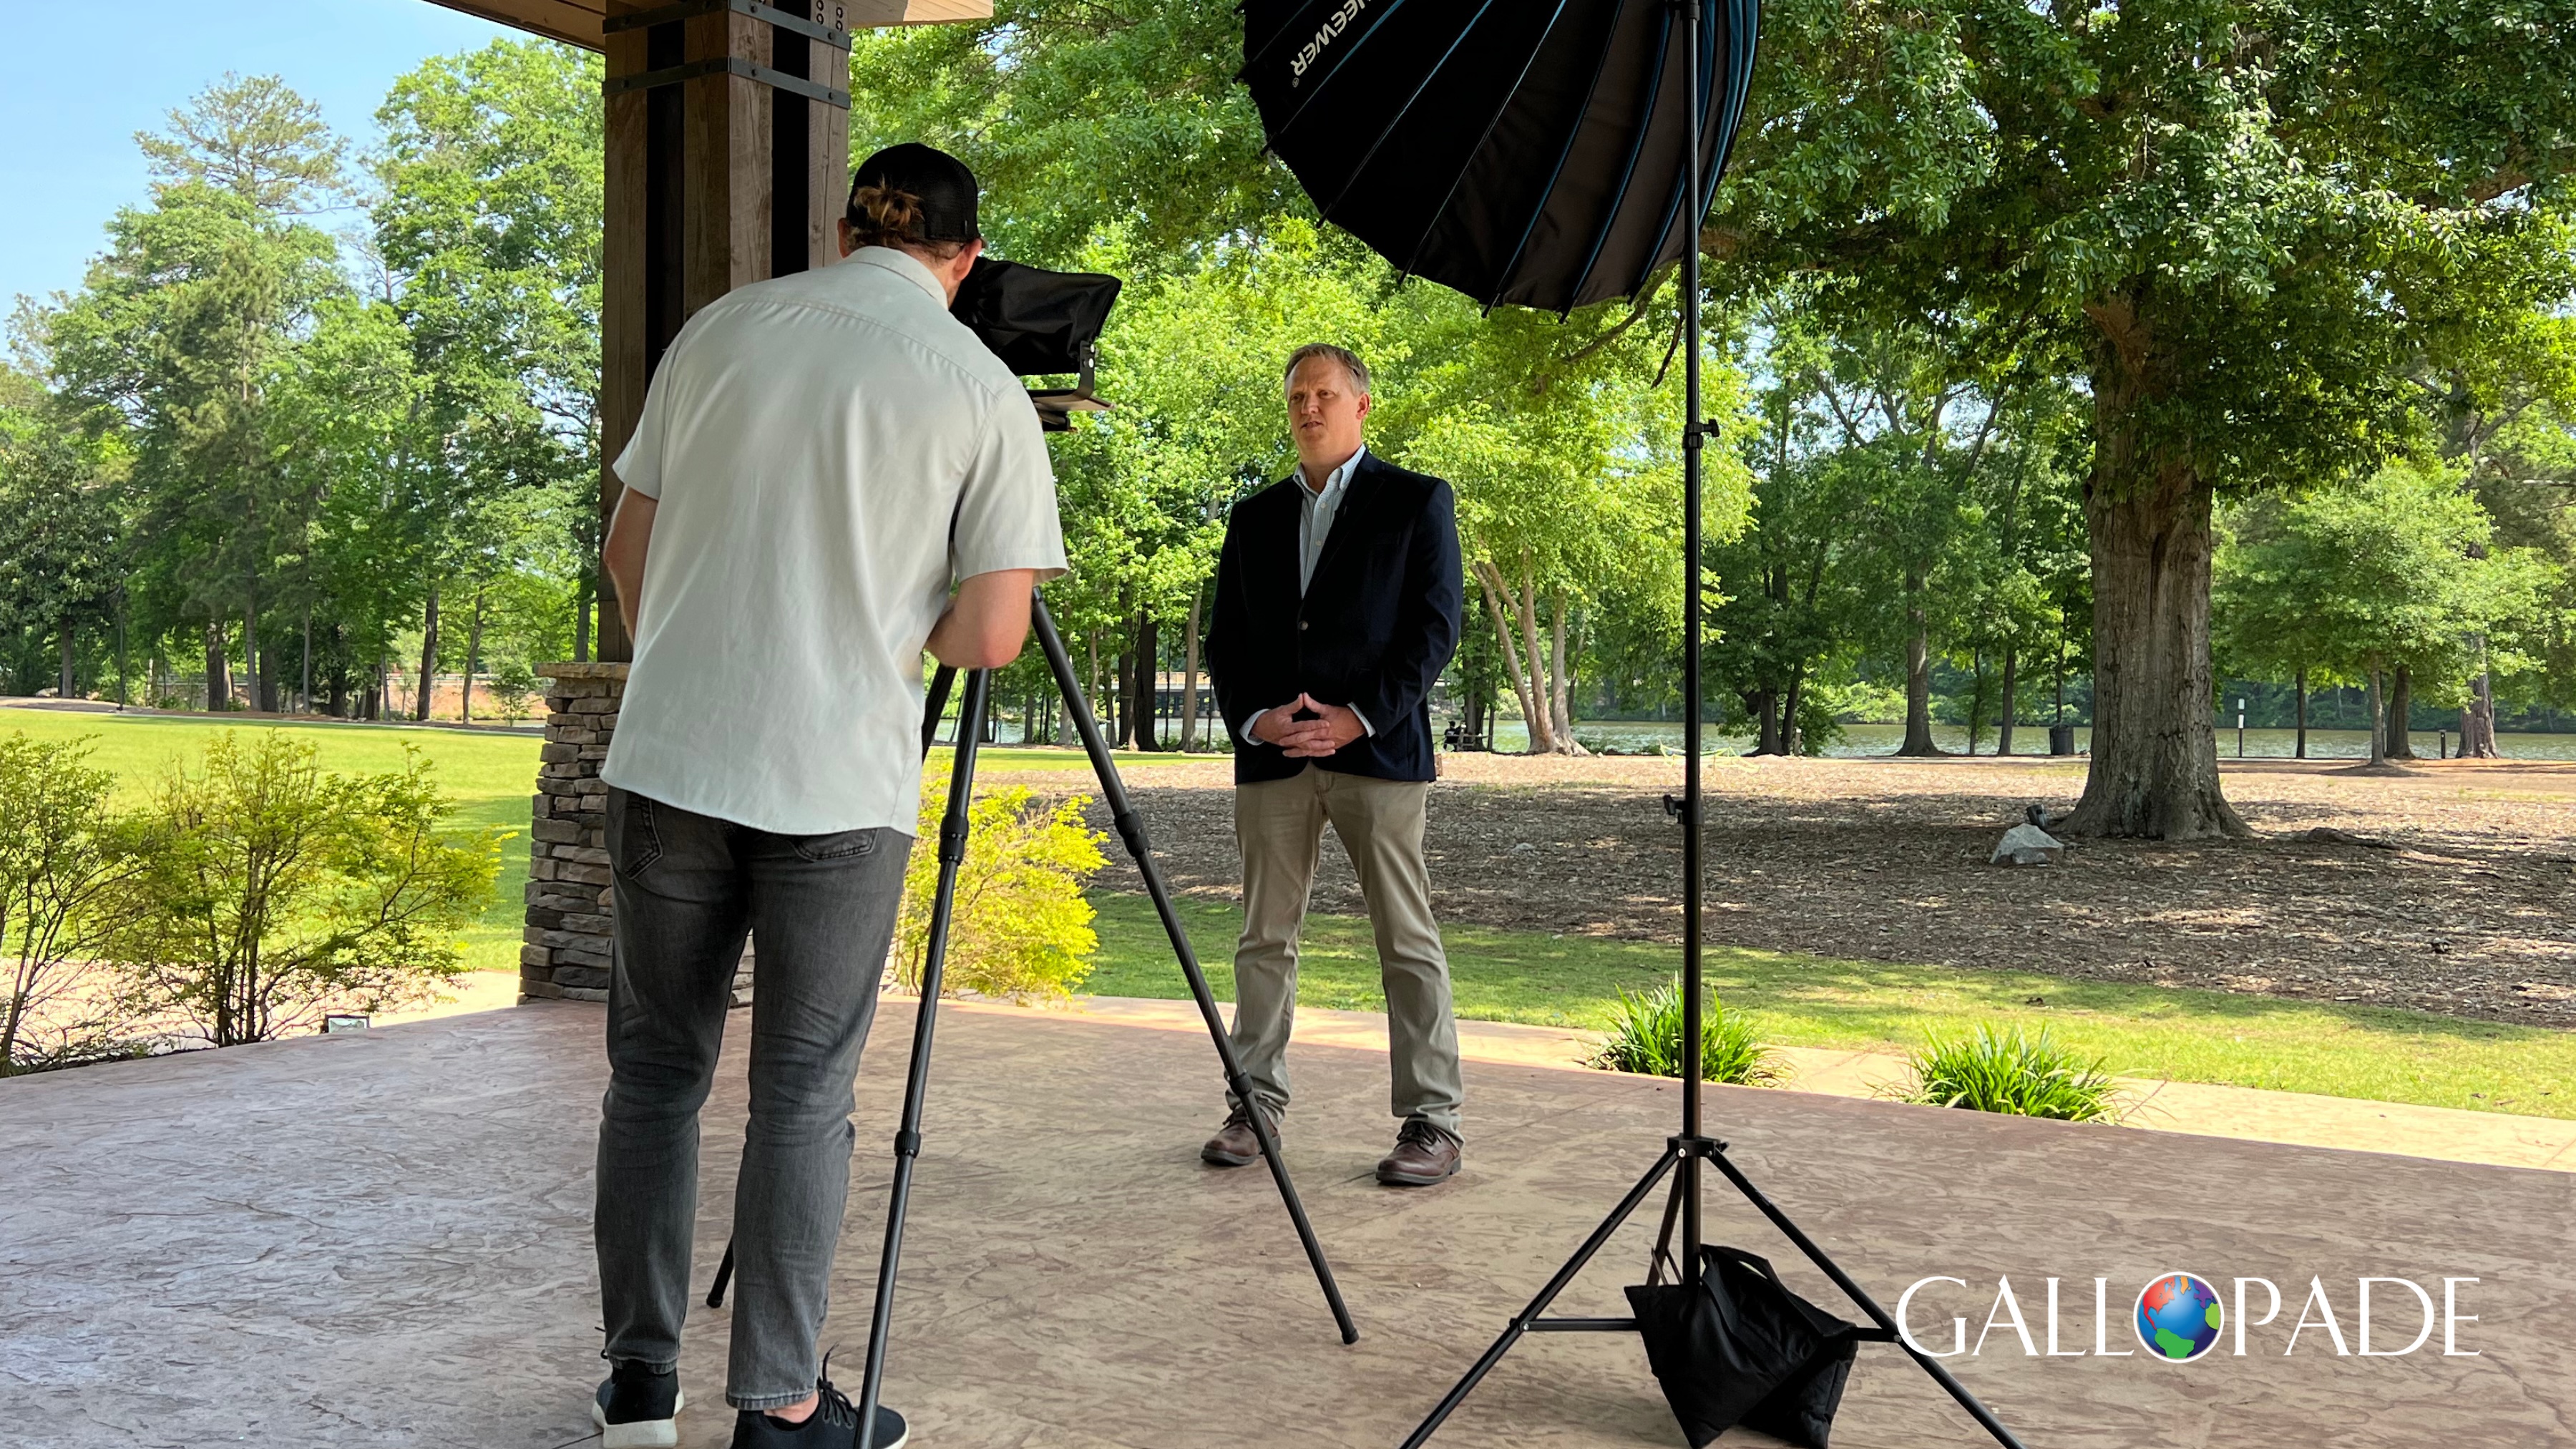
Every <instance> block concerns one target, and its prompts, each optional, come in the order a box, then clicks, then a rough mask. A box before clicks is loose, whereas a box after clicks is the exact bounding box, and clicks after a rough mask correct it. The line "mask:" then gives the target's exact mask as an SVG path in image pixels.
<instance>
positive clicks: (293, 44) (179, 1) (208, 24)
mask: <svg viewBox="0 0 2576 1449" xmlns="http://www.w3.org/2000/svg"><path fill="white" fill-rule="evenodd" d="M506 33H510V32H505V31H504V30H503V29H502V28H501V27H499V26H496V25H492V24H490V23H488V22H485V21H481V20H476V19H473V18H472V17H470V16H465V15H460V14H458V13H457V12H455V11H453V10H448V9H443V8H441V7H439V6H436V5H432V4H429V3H427V0H121V3H119V4H116V5H112V6H110V5H92V4H87V3H72V4H65V3H62V0H0V54H5V55H9V56H14V57H16V59H14V60H12V61H11V62H9V64H8V69H7V79H6V80H5V81H0V137H5V138H6V140H5V142H0V204H5V205H6V207H7V209H8V211H9V217H8V220H7V221H6V222H5V223H0V305H5V304H6V302H7V299H9V298H11V297H14V296H16V295H18V294H20V293H29V294H33V295H35V296H39V297H41V296H43V295H45V294H46V293H49V292H54V291H58V290H69V289H71V288H73V287H77V286H78V285H79V284H80V279H81V272H82V269H83V268H84V267H86V266H87V265H88V262H89V259H90V258H91V257H92V256H94V255H96V254H97V253H98V252H99V251H100V250H101V249H103V247H104V246H105V244H106V243H105V233H104V231H102V230H101V228H102V227H103V226H104V225H105V224H106V222H107V219H108V217H109V216H110V215H112V214H113V213H114V212H115V210H116V209H117V208H118V207H120V206H123V205H126V204H128V203H130V202H136V201H141V200H143V199H144V197H145V195H146V182H147V178H146V176H145V174H144V170H143V157H142V155H141V153H140V152H138V151H136V150H135V147H134V133H135V132H136V131H139V130H157V129H159V127H160V126H161V124H162V118H163V117H164V116H165V115H166V114H167V113H168V112H169V110H170V109H171V108H172V107H174V106H178V105H181V104H183V103H185V102H186V101H187V99H188V98H189V97H190V96H192V95H195V94H196V93H197V92H198V91H200V90H202V89H204V88H205V87H206V85H207V84H208V83H209V82H211V81H213V80H215V79H216V78H218V77H220V76H221V75H223V73H224V72H226V71H228V70H229V71H239V72H241V73H242V74H244V75H255V74H261V73H269V74H275V75H279V76H283V77H285V79H286V83H287V84H288V85H290V86H293V87H294V88H295V89H296V90H297V91H299V92H301V93H303V94H304V95H305V96H307V97H310V98H311V99H313V100H314V101H317V102H319V103H320V104H321V106H322V111H323V114H324V115H325V117H327V118H328V119H329V120H330V122H331V124H332V126H333V127H334V128H336V129H338V130H339V131H340V132H341V133H342V134H344V135H346V136H348V137H349V138H350V139H351V142H352V144H353V146H355V147H364V146H366V145H369V144H371V143H372V142H373V140H374V138H375V114H376V107H377V106H378V105H379V104H381V103H382V102H383V100H384V98H385V91H386V90H387V89H388V88H389V87H390V86H391V85H392V83H393V79H394V77H395V76H397V75H400V74H402V73H403V72H404V71H406V70H409V69H411V68H412V67H413V66H415V65H417V64H419V63H420V62H421V60H422V59H423V58H424V57H427V56H432V55H441V54H446V53H449V52H452V51H458V50H466V49H471V48H473V47H476V46H479V45H482V44H483V43H484V42H486V41H488V40H490V39H491V38H492V37H494V36H496V35H502V34H506ZM37 57H44V60H43V61H42V62H41V63H39V62H37V60H36V58H37Z"/></svg>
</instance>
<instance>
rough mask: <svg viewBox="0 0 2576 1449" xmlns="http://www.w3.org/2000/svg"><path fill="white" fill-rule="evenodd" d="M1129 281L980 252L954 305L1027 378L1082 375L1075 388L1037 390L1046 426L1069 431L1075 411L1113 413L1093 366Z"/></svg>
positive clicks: (1032, 396)
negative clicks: (1098, 389)
mask: <svg viewBox="0 0 2576 1449" xmlns="http://www.w3.org/2000/svg"><path fill="white" fill-rule="evenodd" d="M1122 285H1123V284H1122V283H1121V282H1120V281H1119V280H1118V279H1117V278H1116V277H1111V276H1104V275H1102V274H1100V273H1098V272H1051V271H1048V270H1047V269H1046V268H1044V267H1032V266H1028V265H1025V264H1023V263H1020V262H1005V261H999V260H997V259H995V258H992V257H978V258H976V259H975V266H974V269H973V270H971V271H969V272H968V273H967V274H966V280H965V282H964V283H963V284H962V285H961V286H959V287H958V289H957V300H956V302H954V303H953V304H951V305H950V307H949V309H948V311H949V315H951V316H953V317H955V318H956V319H957V320H958V321H960V322H963V323H965V324H966V325H967V326H968V327H970V328H972V329H973V330H974V333H975V335H976V336H977V337H979V338H981V339H983V343H984V345H985V346H987V347H989V348H991V349H993V355H994V356H996V357H999V358H1000V359H1002V362H1003V364H1004V365H1006V366H1008V367H1009V368H1010V369H1011V371H1013V372H1015V373H1018V374H1019V375H1021V376H1022V377H1033V376H1042V375H1045V374H1050V373H1067V372H1069V373H1073V374H1075V375H1076V377H1077V378H1078V379H1079V380H1078V381H1077V382H1075V384H1074V385H1073V386H1072V387H1071V388H1069V389H1068V388H1044V389H1041V388H1031V389H1029V401H1030V402H1031V403H1032V404H1034V405H1036V407H1037V410H1038V424H1039V426H1041V427H1043V428H1044V429H1046V431H1048V432H1050V433H1061V432H1067V431H1070V430H1071V429H1072V427H1073V415H1074V414H1075V413H1103V412H1107V411H1109V404H1107V403H1105V402H1102V401H1101V400H1100V399H1099V398H1098V397H1096V396H1094V395H1093V393H1092V378H1091V369H1092V363H1093V361H1094V359H1095V356H1096V354H1097V350H1098V344H1099V342H1100V329H1101V328H1102V327H1104V326H1106V325H1108V322H1109V309H1110V308H1111V307H1112V306H1114V305H1116V303H1117V301H1118V289H1119V287H1120V286H1122Z"/></svg>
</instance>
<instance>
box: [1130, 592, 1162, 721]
mask: <svg viewBox="0 0 2576 1449" xmlns="http://www.w3.org/2000/svg"><path fill="white" fill-rule="evenodd" d="M1162 656H1163V640H1162V630H1161V628H1160V627H1159V626H1158V625H1157V624H1156V623H1155V621H1154V616H1153V615H1152V614H1151V613H1147V612H1142V611H1140V612H1139V613H1138V614H1137V616H1136V748H1138V749H1140V750H1159V749H1161V748H1162V747H1163V740H1162V728H1161V725H1162V708H1163V670H1162V663H1163V658H1162Z"/></svg>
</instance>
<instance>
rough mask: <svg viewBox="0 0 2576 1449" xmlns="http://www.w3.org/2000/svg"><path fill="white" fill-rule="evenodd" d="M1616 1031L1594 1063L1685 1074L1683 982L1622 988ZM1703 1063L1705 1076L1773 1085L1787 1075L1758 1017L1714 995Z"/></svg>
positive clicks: (1705, 1019)
mask: <svg viewBox="0 0 2576 1449" xmlns="http://www.w3.org/2000/svg"><path fill="white" fill-rule="evenodd" d="M1610 1018H1611V1021H1610V1036H1609V1039H1608V1040H1606V1041H1604V1042H1603V1043H1602V1044H1601V1049H1600V1050H1599V1051H1597V1052H1595V1053H1593V1055H1592V1057H1591V1058H1590V1064H1591V1065H1593V1066H1596V1067H1599V1068H1601V1069H1602V1070H1604V1071H1611V1072H1638V1073H1642V1074H1643V1075H1646V1076H1650V1077H1678V1076H1680V1075H1681V1074H1682V985H1681V983H1680V982H1679V981H1668V982H1665V983H1664V984H1663V985H1661V986H1658V987H1656V988H1655V989H1654V990H1652V991H1641V992H1634V993H1631V992H1627V991H1622V992H1620V993H1619V1004H1618V1005H1617V1006H1614V1007H1612V1008H1611V1009H1610ZM1699 1025H1700V1048H1699V1069H1700V1080H1701V1081H1703V1082H1724V1083H1728V1084H1730V1085H1733V1086H1738V1087H1761V1086H1768V1085H1770V1084H1771V1083H1773V1082H1776V1081H1778V1080H1780V1078H1781V1077H1782V1076H1783V1075H1785V1073H1784V1072H1783V1071H1782V1070H1781V1068H1780V1066H1779V1062H1778V1059H1777V1058H1776V1057H1775V1056H1773V1054H1772V1052H1771V1049H1770V1048H1769V1047H1766V1046H1764V1045H1762V1044H1761V1043H1760V1042H1758V1041H1756V1040H1754V1037H1753V1022H1752V1019H1751V1018H1749V1017H1747V1016H1746V1015H1745V1014H1744V1013H1742V1012H1740V1011H1735V1010H1732V1009H1730V1008H1728V1007H1725V1006H1722V1005H1720V1004H1719V1003H1718V1002H1717V1000H1716V999H1715V998H1714V997H1712V998H1710V999H1709V1001H1708V1003H1707V1007H1706V1009H1705V1010H1704V1011H1703V1012H1702V1013H1701V1015H1700V1023H1699Z"/></svg>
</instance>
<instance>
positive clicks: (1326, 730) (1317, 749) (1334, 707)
mask: <svg viewBox="0 0 2576 1449" xmlns="http://www.w3.org/2000/svg"><path fill="white" fill-rule="evenodd" d="M1301 713H1308V714H1312V715H1313V716H1314V718H1312V719H1299V718H1296V716H1297V715H1299V714H1301ZM1366 733H1368V731H1367V730H1366V729H1365V728H1363V727H1362V726H1361V725H1360V717H1359V715H1358V714H1357V713H1356V712H1355V711H1353V710H1352V709H1351V708H1350V707H1349V706H1347V705H1339V704H1326V703H1324V702H1323V701H1321V700H1318V699H1317V698H1315V697H1314V696H1313V695H1311V694H1300V695H1298V696H1297V697H1296V698H1295V699H1292V700H1290V701H1288V702H1287V703H1286V704H1283V705H1280V706H1279V707H1278V708H1276V709H1271V710H1265V711H1263V712H1262V715H1261V718H1259V719H1257V720H1254V721H1253V722H1252V736H1253V738H1255V739H1258V740H1265V741H1267V742H1269V743H1271V744H1274V745H1277V746H1279V747H1280V749H1281V750H1283V751H1284V752H1286V754H1287V756H1288V758H1290V759H1292V760H1312V759H1318V758H1321V757H1322V756H1325V755H1329V754H1331V753H1333V752H1334V751H1335V750H1338V749H1340V748H1341V747H1342V746H1344V745H1347V744H1349V743H1350V742H1351V741H1353V740H1355V739H1358V738H1359V737H1360V736H1362V735H1364V734H1366Z"/></svg>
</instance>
